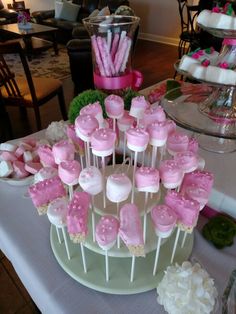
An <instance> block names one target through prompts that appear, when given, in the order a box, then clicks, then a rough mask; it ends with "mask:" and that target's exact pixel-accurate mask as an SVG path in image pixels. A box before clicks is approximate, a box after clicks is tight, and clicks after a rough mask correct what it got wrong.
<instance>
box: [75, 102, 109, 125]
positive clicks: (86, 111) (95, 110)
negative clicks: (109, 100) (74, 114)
mask: <svg viewBox="0 0 236 314" xmlns="http://www.w3.org/2000/svg"><path fill="white" fill-rule="evenodd" d="M80 115H90V116H93V117H94V118H96V119H97V121H98V124H99V127H103V124H104V119H103V112H102V107H101V105H100V103H99V102H98V101H96V102H95V103H93V104H89V105H87V106H84V107H83V108H82V109H81V110H80Z"/></svg>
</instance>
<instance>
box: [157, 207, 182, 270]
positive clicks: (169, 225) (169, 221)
mask: <svg viewBox="0 0 236 314" xmlns="http://www.w3.org/2000/svg"><path fill="white" fill-rule="evenodd" d="M151 218H152V222H153V225H154V228H155V232H156V235H157V236H158V241H157V248H156V256H155V262H154V267H153V276H155V274H156V269H157V263H158V259H159V252H160V246H161V239H162V238H168V237H169V236H170V235H171V233H172V231H173V229H174V227H175V224H176V220H177V215H176V213H175V212H174V210H173V209H171V208H170V207H169V206H167V205H157V206H155V207H153V208H152V210H151Z"/></svg>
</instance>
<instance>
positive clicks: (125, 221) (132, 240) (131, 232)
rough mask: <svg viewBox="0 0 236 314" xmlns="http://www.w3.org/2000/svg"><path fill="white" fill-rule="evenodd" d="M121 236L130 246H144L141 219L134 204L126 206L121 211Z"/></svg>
mask: <svg viewBox="0 0 236 314" xmlns="http://www.w3.org/2000/svg"><path fill="white" fill-rule="evenodd" d="M119 235H120V237H121V239H122V240H123V241H124V243H125V244H126V245H128V246H129V245H143V244H144V241H143V232H142V224H141V219H140V216H139V211H138V208H137V207H136V206H135V205H134V204H125V205H124V206H122V207H121V209H120V229H119Z"/></svg>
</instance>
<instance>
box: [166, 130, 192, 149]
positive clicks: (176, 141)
mask: <svg viewBox="0 0 236 314" xmlns="http://www.w3.org/2000/svg"><path fill="white" fill-rule="evenodd" d="M188 144H189V138H188V136H187V135H186V134H183V133H180V132H177V131H175V132H174V133H172V134H170V135H169V137H168V139H167V149H168V151H169V152H170V153H171V154H175V153H179V152H184V151H186V150H187V149H188Z"/></svg>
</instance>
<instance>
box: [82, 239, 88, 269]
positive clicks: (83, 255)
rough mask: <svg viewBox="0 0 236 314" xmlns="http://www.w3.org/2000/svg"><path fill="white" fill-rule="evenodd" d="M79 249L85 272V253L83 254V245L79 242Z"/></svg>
mask: <svg viewBox="0 0 236 314" xmlns="http://www.w3.org/2000/svg"><path fill="white" fill-rule="evenodd" d="M80 250H81V255H82V261H83V267H84V272H85V273H87V265H86V259H85V254H84V245H83V243H80Z"/></svg>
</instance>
